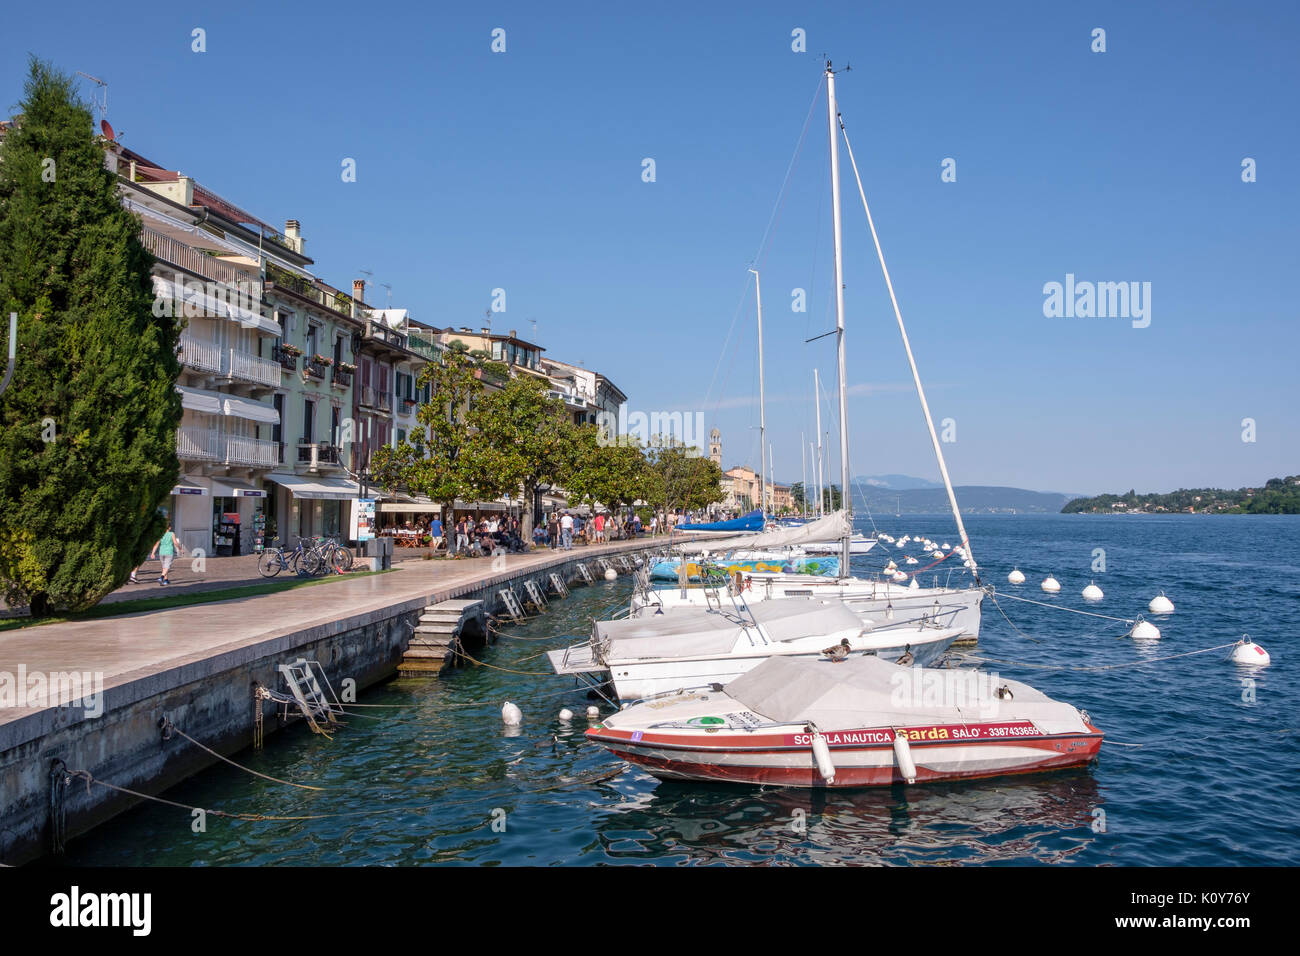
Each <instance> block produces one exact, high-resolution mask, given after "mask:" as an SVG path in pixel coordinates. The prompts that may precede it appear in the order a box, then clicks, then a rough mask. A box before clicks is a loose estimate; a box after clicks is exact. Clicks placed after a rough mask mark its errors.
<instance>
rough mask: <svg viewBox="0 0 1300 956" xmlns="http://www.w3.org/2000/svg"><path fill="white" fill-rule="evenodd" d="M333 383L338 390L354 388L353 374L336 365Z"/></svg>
mask: <svg viewBox="0 0 1300 956" xmlns="http://www.w3.org/2000/svg"><path fill="white" fill-rule="evenodd" d="M333 382H334V386H335V387H336V388H350V387H351V386H352V373H351V372H349V371H348V370H347V369H345V368H339V367H338V366H337V365H335V366H334V377H333Z"/></svg>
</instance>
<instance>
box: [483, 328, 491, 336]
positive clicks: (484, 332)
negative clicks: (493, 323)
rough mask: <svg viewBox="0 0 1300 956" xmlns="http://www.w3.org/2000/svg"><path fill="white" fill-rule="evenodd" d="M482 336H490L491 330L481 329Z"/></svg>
mask: <svg viewBox="0 0 1300 956" xmlns="http://www.w3.org/2000/svg"><path fill="white" fill-rule="evenodd" d="M483 334H484V335H491V334H492V330H491V329H489V328H484V329H483Z"/></svg>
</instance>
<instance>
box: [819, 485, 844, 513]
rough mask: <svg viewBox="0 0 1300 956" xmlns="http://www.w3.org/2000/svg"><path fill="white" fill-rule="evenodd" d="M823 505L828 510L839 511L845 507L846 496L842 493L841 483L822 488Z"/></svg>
mask: <svg viewBox="0 0 1300 956" xmlns="http://www.w3.org/2000/svg"><path fill="white" fill-rule="evenodd" d="M822 507H823V508H824V509H825V510H826V511H839V510H840V509H841V508H843V507H844V496H843V495H841V494H840V486H839V485H831V486H829V487H827V488H823V489H822Z"/></svg>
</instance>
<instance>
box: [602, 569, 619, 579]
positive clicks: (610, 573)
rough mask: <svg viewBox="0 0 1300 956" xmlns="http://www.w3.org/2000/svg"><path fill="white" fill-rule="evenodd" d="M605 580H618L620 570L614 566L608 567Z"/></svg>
mask: <svg viewBox="0 0 1300 956" xmlns="http://www.w3.org/2000/svg"><path fill="white" fill-rule="evenodd" d="M605 580H606V581H617V580H618V572H617V571H615V570H614V569H613V568H606V569H605Z"/></svg>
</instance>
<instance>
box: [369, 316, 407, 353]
mask: <svg viewBox="0 0 1300 956" xmlns="http://www.w3.org/2000/svg"><path fill="white" fill-rule="evenodd" d="M361 343H362V344H361V347H362V349H364V350H366V351H369V352H371V353H373V354H378V355H381V356H390V357H392V358H410V357H411V350H410V347H409V345H408V343H407V338H406V335H405V334H404V333H402V332H399V331H397V330H396V329H391V328H389V327H388V326H386V325H384V323H383V322H380V321H378V320H376V319H366V330H365V334H364V335H363V336H362V339H361Z"/></svg>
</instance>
